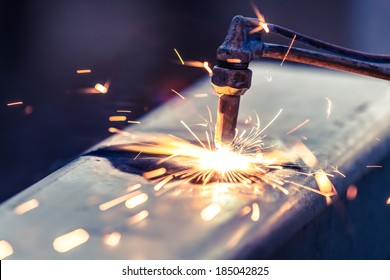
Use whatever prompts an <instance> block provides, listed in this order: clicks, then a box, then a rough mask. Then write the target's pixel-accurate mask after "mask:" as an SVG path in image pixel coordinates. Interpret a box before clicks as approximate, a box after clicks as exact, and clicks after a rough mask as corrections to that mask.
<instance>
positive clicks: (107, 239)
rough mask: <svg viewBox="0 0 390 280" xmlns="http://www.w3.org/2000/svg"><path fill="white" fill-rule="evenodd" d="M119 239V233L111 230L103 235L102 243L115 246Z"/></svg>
mask: <svg viewBox="0 0 390 280" xmlns="http://www.w3.org/2000/svg"><path fill="white" fill-rule="evenodd" d="M120 240H121V234H120V233H119V232H116V231H114V232H111V233H109V234H105V235H104V236H103V243H104V244H105V245H107V246H110V247H116V246H117V245H118V244H119V241H120Z"/></svg>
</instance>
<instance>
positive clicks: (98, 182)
mask: <svg viewBox="0 0 390 280" xmlns="http://www.w3.org/2000/svg"><path fill="white" fill-rule="evenodd" d="M252 70H253V79H252V87H251V89H250V90H249V91H248V92H247V94H246V95H245V96H244V97H243V98H242V99H241V105H240V115H239V120H238V127H239V128H240V129H244V128H250V126H251V125H248V124H245V119H246V118H247V117H248V116H252V117H253V116H254V113H253V110H255V111H256V112H257V113H258V114H259V116H260V120H261V122H262V124H263V125H265V124H266V123H267V122H269V121H270V120H271V119H272V118H273V117H274V115H275V114H276V113H277V112H278V111H279V110H280V109H281V108H282V109H283V113H282V114H281V115H280V117H279V118H278V119H277V120H276V121H275V122H274V123H273V124H272V125H271V126H270V127H269V128H268V129H267V131H266V134H267V137H268V139H269V141H271V139H277V141H278V142H280V143H288V141H290V139H292V138H294V137H298V138H299V137H302V136H304V137H306V138H307V140H306V141H305V144H306V145H307V146H308V147H309V148H310V149H311V150H312V151H313V152H314V154H315V155H316V156H317V158H318V160H319V162H320V164H321V165H323V166H324V168H325V170H326V171H331V170H328V169H327V167H329V165H332V166H337V167H338V169H339V170H340V171H342V172H343V173H344V174H345V175H346V176H347V177H346V178H344V177H342V176H335V177H334V178H331V181H332V182H333V184H334V185H335V187H336V189H337V190H338V192H339V194H341V195H342V194H343V193H344V192H345V190H346V187H347V186H348V185H349V184H351V183H353V182H355V181H356V180H357V179H358V178H359V177H360V176H362V174H363V173H364V172H365V171H368V169H367V168H366V166H367V165H372V164H376V163H377V162H378V161H379V160H380V159H381V158H382V157H383V156H384V155H386V154H387V153H388V151H389V148H388V147H389V143H390V137H389V136H390V134H389V131H390V130H389V129H390V109H389V106H388V104H390V86H389V83H388V82H386V81H381V80H377V79H371V78H365V77H360V76H359V77H358V76H353V75H348V74H341V73H336V72H331V71H327V70H318V69H312V68H299V67H291V66H287V65H284V66H283V67H280V66H279V65H274V64H265V63H254V64H253V67H252ZM204 93H208V96H205V95H196V94H204ZM183 94H184V95H185V96H186V99H185V100H183V99H181V98H176V99H174V100H173V101H171V102H169V103H167V104H165V105H164V106H162V107H161V108H159V109H158V110H156V111H154V112H152V113H150V114H149V115H148V116H146V117H145V118H144V119H142V120H141V124H140V125H134V126H131V127H129V128H128V129H126V133H124V134H123V133H122V134H116V135H114V136H113V137H110V138H108V139H107V140H105V141H103V142H102V143H99V144H98V145H96V146H95V147H93V148H92V149H91V150H90V151H88V152H86V153H85V154H83V155H81V156H80V157H78V158H77V159H75V160H74V161H72V162H71V163H69V164H68V165H66V166H64V167H63V168H61V169H59V170H58V171H56V172H54V173H53V174H51V175H49V176H48V177H46V178H45V179H43V180H42V181H40V182H38V183H36V184H34V185H33V186H31V187H30V188H28V189H27V190H25V191H24V192H22V193H20V194H19V195H17V196H15V197H13V198H11V199H9V200H8V201H6V202H5V203H3V204H2V205H1V206H0V240H5V241H7V242H8V243H9V244H10V245H11V246H12V248H13V253H12V254H11V255H9V256H8V258H9V259H226V258H227V259H229V258H245V257H246V256H248V255H249V254H251V253H253V251H254V250H256V256H257V257H259V258H267V257H269V256H271V255H272V253H274V252H275V251H277V250H278V248H280V247H281V246H282V245H284V244H285V243H286V242H287V241H288V240H289V238H290V237H292V236H293V235H294V233H296V232H297V231H298V230H300V229H301V228H302V227H303V226H304V225H306V224H307V223H309V222H310V221H311V220H312V219H313V218H315V217H316V216H317V215H319V214H320V213H321V212H322V211H324V210H325V209H326V208H327V207H328V206H327V205H326V201H325V198H324V197H323V196H320V195H318V194H316V193H313V192H310V191H307V190H302V189H297V188H293V187H289V191H290V194H289V195H285V194H283V193H282V192H280V191H278V190H274V189H272V188H265V189H264V191H263V192H262V193H260V194H256V195H255V194H251V193H248V192H243V191H241V188H240V186H239V185H237V188H224V186H223V185H218V184H215V185H212V186H208V187H202V186H200V185H192V184H187V185H183V186H180V187H177V188H175V189H174V190H170V191H167V192H165V193H164V194H163V195H159V196H156V194H155V192H154V190H153V186H154V185H155V184H154V183H152V182H150V181H148V180H146V179H145V178H144V177H143V176H142V175H141V174H142V173H143V172H144V171H147V170H148V168H150V167H149V166H148V164H149V163H148V161H147V160H144V161H142V160H139V159H137V160H134V153H129V152H128V151H126V150H123V149H121V147H122V146H123V145H126V144H129V143H133V142H134V141H137V139H139V138H140V137H141V135H142V136H144V134H145V133H148V134H150V137H153V136H154V135H157V134H158V133H170V134H174V135H176V136H178V137H183V138H185V139H188V140H193V137H192V135H191V134H190V133H189V132H188V131H187V130H186V129H185V128H184V127H183V126H182V125H181V124H180V120H184V121H185V122H186V123H187V124H188V125H189V126H191V128H193V129H194V131H195V132H196V133H199V134H202V133H203V132H202V129H203V128H202V127H199V126H192V125H193V124H196V123H200V122H202V121H203V120H202V117H203V118H207V116H208V113H207V106H209V107H210V108H211V109H213V108H216V103H217V99H218V98H217V97H216V96H215V95H213V94H212V88H211V85H210V81H209V79H204V80H201V81H199V82H198V83H197V84H195V85H193V86H192V87H190V88H188V89H187V90H186V91H185V92H183ZM198 96H205V97H198ZM325 97H326V98H329V99H330V100H332V102H333V109H332V112H331V114H330V116H329V119H328V118H327V114H326V110H327V100H326V99H325ZM306 119H309V120H310V121H309V122H308V123H307V124H306V125H305V126H303V127H302V128H300V129H299V130H297V131H296V132H294V133H292V134H290V135H286V133H287V132H288V131H290V130H291V129H292V128H293V127H295V126H296V125H298V124H299V123H301V122H302V121H304V120H306ZM97 125H99V124H97ZM202 135H203V134H202ZM376 138H377V139H380V141H377V140H376ZM266 139H267V138H266ZM141 156H142V155H141ZM296 180H298V181H299V182H300V183H302V184H305V185H306V186H309V187H313V188H316V183H315V181H314V179H313V178H312V177H306V176H300V177H298V178H297V179H296ZM137 184H141V187H140V188H139V189H138V190H137V191H139V190H141V191H142V192H143V193H145V194H147V196H148V200H147V201H146V202H145V203H143V204H140V205H139V206H137V207H135V208H133V209H129V208H127V207H125V203H124V201H122V202H121V203H118V204H117V205H116V206H113V207H111V208H109V209H107V210H105V211H102V208H100V209H99V206H101V205H102V204H103V203H105V202H108V201H111V200H113V199H115V198H118V197H121V196H123V195H125V194H127V193H129V187H130V188H131V187H133V189H134V188H135V187H134V185H137ZM7 187H12V186H7ZM32 199H35V200H36V201H38V203H39V206H38V207H35V208H34V209H32V210H30V211H28V212H26V213H24V214H21V212H20V208H18V209H19V210H17V211H16V210H15V209H17V207H18V206H20V205H21V204H23V203H25V202H27V201H31V200H32ZM215 202H218V203H219V205H222V206H221V211H220V212H219V213H217V214H216V215H215V217H214V218H213V219H211V220H210V221H205V220H204V219H202V217H201V212H202V210H203V209H204V208H205V207H207V206H208V205H210V204H212V203H215ZM254 202H256V203H258V204H259V206H260V218H259V220H258V221H256V222H254V221H252V219H251V217H250V215H244V216H243V214H242V209H243V207H245V206H250V205H252V204H253V203H254ZM330 207H332V206H330ZM18 211H19V212H18ZM216 212H218V211H216ZM140 213H141V214H140ZM136 215H138V216H136ZM145 216H147V217H146V218H145ZM141 218H144V219H142V220H141V221H139V222H138V223H135V222H136V220H137V219H138V220H140V219H141ZM79 228H82V229H83V230H84V231H86V232H87V233H88V236H87V237H86V236H85V235H84V237H83V238H84V239H83V242H84V243H83V244H81V245H79V246H77V247H75V248H74V249H71V250H68V251H66V252H64V253H60V252H59V249H58V247H56V246H55V245H53V243H55V242H54V241H55V240H56V238H58V237H59V236H63V235H64V234H66V233H69V232H72V231H74V230H76V229H79ZM112 232H116V233H119V234H120V236H121V238H120V240H119V243H116V242H111V243H110V242H109V241H107V240H108V239H107V238H108V237H107V236H108V234H110V233H112ZM57 241H58V240H57ZM109 244H111V246H110V245H109ZM112 245H114V246H112Z"/></svg>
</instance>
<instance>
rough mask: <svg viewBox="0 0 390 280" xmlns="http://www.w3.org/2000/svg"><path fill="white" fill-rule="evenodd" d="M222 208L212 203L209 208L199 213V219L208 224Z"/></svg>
mask: <svg viewBox="0 0 390 280" xmlns="http://www.w3.org/2000/svg"><path fill="white" fill-rule="evenodd" d="M221 210H222V208H221V206H220V205H219V204H217V203H212V204H210V205H209V206H207V207H205V208H204V209H203V210H202V212H200V217H201V218H202V220H203V221H205V222H209V221H211V220H212V219H214V218H215V217H216V216H217V215H218V214H219V212H221Z"/></svg>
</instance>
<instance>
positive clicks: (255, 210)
mask: <svg viewBox="0 0 390 280" xmlns="http://www.w3.org/2000/svg"><path fill="white" fill-rule="evenodd" d="M251 219H252V221H254V222H257V221H258V220H259V219H260V207H259V204H257V203H253V204H252V215H251Z"/></svg>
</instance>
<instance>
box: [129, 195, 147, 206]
mask: <svg viewBox="0 0 390 280" xmlns="http://www.w3.org/2000/svg"><path fill="white" fill-rule="evenodd" d="M148 198H149V197H148V195H147V194H146V193H140V194H138V195H136V196H134V197H132V198H129V199H128V200H126V202H125V205H126V207H127V208H129V209H133V208H135V207H137V206H139V205H141V204H142V203H145V202H146V201H148Z"/></svg>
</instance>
